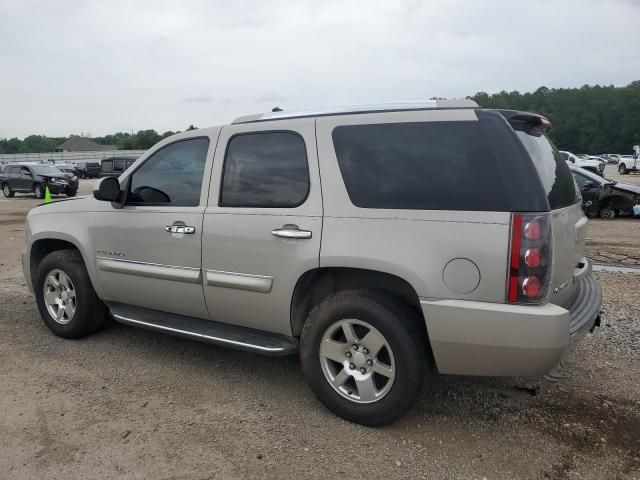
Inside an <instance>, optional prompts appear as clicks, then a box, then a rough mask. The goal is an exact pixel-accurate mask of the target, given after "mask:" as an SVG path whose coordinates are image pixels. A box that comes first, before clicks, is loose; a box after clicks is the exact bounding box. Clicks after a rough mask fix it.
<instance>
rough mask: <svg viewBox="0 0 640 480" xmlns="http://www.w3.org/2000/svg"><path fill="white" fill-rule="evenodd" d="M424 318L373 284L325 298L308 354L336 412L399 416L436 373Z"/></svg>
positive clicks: (309, 325) (307, 339)
mask: <svg viewBox="0 0 640 480" xmlns="http://www.w3.org/2000/svg"><path fill="white" fill-rule="evenodd" d="M429 359H430V357H429V355H428V345H427V336H426V332H425V329H424V326H423V325H422V319H418V318H417V316H415V315H413V313H412V312H411V311H410V309H408V308H404V307H403V306H402V305H400V304H396V303H394V302H393V301H392V300H390V299H387V298H386V297H383V296H382V295H381V294H376V293H375V292H371V291H367V290H344V291H340V292H337V293H335V294H333V295H330V296H329V297H327V298H325V299H324V300H322V301H321V302H320V303H319V304H318V305H316V307H315V308H314V309H313V310H312V311H311V313H310V314H309V317H308V319H307V321H306V323H305V325H304V328H303V330H302V335H301V340H300V360H301V364H302V369H303V372H304V374H305V377H306V379H307V382H308V383H309V385H310V386H311V389H312V390H313V391H314V393H315V394H316V395H317V397H318V398H319V399H320V401H321V402H322V403H323V404H324V405H325V406H326V407H327V408H328V409H329V410H331V411H332V412H334V413H335V414H336V415H338V416H340V417H342V418H344V419H346V420H350V421H352V422H356V423H360V424H363V425H369V426H375V425H383V424H387V423H390V422H393V421H394V420H397V419H398V418H400V417H401V416H402V415H404V414H405V413H406V412H407V411H408V410H409V409H410V408H411V406H412V405H413V404H414V403H415V402H416V401H417V399H418V398H419V396H420V392H421V391H422V386H423V385H424V383H425V380H427V379H428V378H429V376H430V374H431V372H432V368H431V365H430V360H429Z"/></svg>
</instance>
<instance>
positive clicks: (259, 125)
mask: <svg viewBox="0 0 640 480" xmlns="http://www.w3.org/2000/svg"><path fill="white" fill-rule="evenodd" d="M218 145H219V147H218V148H217V150H216V154H215V160H214V169H213V177H212V181H211V190H210V193H209V204H208V206H207V209H206V211H205V214H204V227H203V228H204V236H203V242H202V244H203V250H202V264H203V273H204V284H205V285H204V292H205V298H206V302H207V307H208V309H209V313H210V315H211V318H212V319H213V320H215V321H220V322H226V323H231V324H235V325H241V326H245V327H252V328H257V329H261V330H265V331H270V332H275V333H280V334H284V335H290V334H291V323H290V308H291V297H292V294H293V291H294V289H295V286H296V283H297V281H298V279H299V278H300V276H301V275H302V274H303V273H304V272H306V271H308V270H311V269H314V268H318V266H319V255H320V238H321V234H322V196H321V191H320V178H319V173H318V158H317V152H316V139H315V121H314V119H297V120H295V121H286V120H285V121H269V122H256V123H247V124H239V125H230V126H227V127H224V128H223V130H222V133H221V134H220V139H219V142H218Z"/></svg>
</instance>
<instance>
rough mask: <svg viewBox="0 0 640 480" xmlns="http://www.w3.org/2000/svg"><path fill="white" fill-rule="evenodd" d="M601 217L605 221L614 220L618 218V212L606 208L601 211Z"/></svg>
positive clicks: (608, 207)
mask: <svg viewBox="0 0 640 480" xmlns="http://www.w3.org/2000/svg"><path fill="white" fill-rule="evenodd" d="M599 215H600V218H603V219H605V220H613V219H614V218H616V211H615V210H614V209H613V208H611V207H610V206H606V207H604V208H602V209H600V213H599Z"/></svg>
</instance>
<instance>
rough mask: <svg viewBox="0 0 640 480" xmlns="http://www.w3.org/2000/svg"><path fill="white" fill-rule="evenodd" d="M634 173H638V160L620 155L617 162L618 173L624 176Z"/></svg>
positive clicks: (631, 156) (639, 161)
mask: <svg viewBox="0 0 640 480" xmlns="http://www.w3.org/2000/svg"><path fill="white" fill-rule="evenodd" d="M635 172H640V158H635V157H634V156H633V155H622V156H621V157H620V159H619V160H618V173H619V174H620V175H626V174H627V173H635Z"/></svg>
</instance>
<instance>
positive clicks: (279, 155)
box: [220, 132, 309, 208]
mask: <svg viewBox="0 0 640 480" xmlns="http://www.w3.org/2000/svg"><path fill="white" fill-rule="evenodd" d="M308 193H309V165H308V163H307V149H306V147H305V144H304V140H303V139H302V137H300V136H299V135H298V134H295V133H293V132H261V133H249V134H242V135H236V136H234V137H232V138H231V140H229V145H228V146H227V153H226V156H225V162H224V176H223V179H222V192H221V195H220V205H221V206H225V207H272V208H278V207H280V208H283V207H297V206H298V205H301V204H302V203H303V202H304V201H305V199H306V198H307V194H308Z"/></svg>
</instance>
